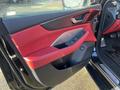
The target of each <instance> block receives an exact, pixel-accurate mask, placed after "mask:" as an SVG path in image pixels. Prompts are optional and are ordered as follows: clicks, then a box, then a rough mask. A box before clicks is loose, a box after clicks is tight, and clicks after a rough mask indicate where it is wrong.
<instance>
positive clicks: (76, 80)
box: [0, 68, 99, 90]
mask: <svg viewBox="0 0 120 90" xmlns="http://www.w3.org/2000/svg"><path fill="white" fill-rule="evenodd" d="M0 90H10V89H9V87H8V85H7V83H6V81H5V78H4V76H3V74H2V72H1V70H0ZM53 90H99V89H98V87H97V85H96V84H95V83H94V81H93V79H92V78H91V76H90V75H89V73H88V72H87V70H86V69H85V68H83V69H82V70H80V71H79V72H78V73H76V74H75V75H73V76H72V77H70V78H69V79H68V80H66V81H64V82H63V83H61V84H59V85H58V86H56V87H55V88H54V89H53Z"/></svg>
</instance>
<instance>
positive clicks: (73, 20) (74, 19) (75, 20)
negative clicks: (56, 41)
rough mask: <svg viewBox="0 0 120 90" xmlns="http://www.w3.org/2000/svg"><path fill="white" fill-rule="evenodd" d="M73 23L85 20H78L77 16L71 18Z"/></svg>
mask: <svg viewBox="0 0 120 90" xmlns="http://www.w3.org/2000/svg"><path fill="white" fill-rule="evenodd" d="M71 21H72V23H74V24H77V23H82V22H83V20H79V19H78V20H77V19H76V18H71Z"/></svg>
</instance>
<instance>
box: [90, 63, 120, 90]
mask: <svg viewBox="0 0 120 90" xmlns="http://www.w3.org/2000/svg"><path fill="white" fill-rule="evenodd" d="M90 64H91V65H92V66H94V67H95V68H97V70H98V71H99V72H100V73H101V74H102V75H103V76H104V77H105V79H106V80H107V81H108V82H109V83H110V84H111V85H112V87H113V88H116V87H117V88H119V89H120V86H119V84H120V80H119V79H118V78H117V77H115V76H114V74H113V73H112V72H111V71H110V70H109V69H108V68H107V67H106V66H105V65H103V64H98V63H94V62H93V61H90Z"/></svg>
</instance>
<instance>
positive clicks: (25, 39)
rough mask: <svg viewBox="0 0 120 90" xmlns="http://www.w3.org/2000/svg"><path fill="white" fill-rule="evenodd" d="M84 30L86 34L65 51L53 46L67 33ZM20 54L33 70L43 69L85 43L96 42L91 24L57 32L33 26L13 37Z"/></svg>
mask: <svg viewBox="0 0 120 90" xmlns="http://www.w3.org/2000/svg"><path fill="white" fill-rule="evenodd" d="M80 28H83V30H85V31H86V32H85V34H84V35H83V36H82V38H80V39H79V40H78V41H77V42H76V43H74V44H73V45H71V46H68V47H66V48H63V49H58V48H55V47H53V46H51V44H52V43H53V42H54V41H55V40H56V39H57V38H59V36H60V35H62V34H63V33H65V32H67V31H72V30H79V29H80ZM71 36H72V35H71ZM11 37H12V40H13V41H14V43H15V45H16V46H17V48H18V50H19V52H20V53H21V55H22V56H23V58H24V59H25V61H26V63H27V64H28V66H29V67H30V68H32V69H35V68H38V67H43V66H45V65H47V64H49V63H51V62H53V61H55V60H57V59H59V58H61V57H64V56H66V55H68V54H70V53H72V52H74V51H76V50H77V49H78V48H79V47H80V46H81V45H82V44H83V43H84V42H86V41H89V42H95V41H96V38H95V36H94V33H93V30H92V25H91V24H90V23H86V24H81V25H76V26H72V27H69V28H64V29H61V30H56V31H48V30H45V29H44V28H43V27H41V26H40V25H36V26H33V27H31V28H28V29H26V30H23V31H21V32H18V33H15V34H13V35H11Z"/></svg>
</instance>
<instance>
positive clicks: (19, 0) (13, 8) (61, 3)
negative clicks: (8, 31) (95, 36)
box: [0, 0, 91, 17]
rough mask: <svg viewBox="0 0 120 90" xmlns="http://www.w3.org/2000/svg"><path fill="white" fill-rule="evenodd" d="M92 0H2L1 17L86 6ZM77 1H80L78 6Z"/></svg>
mask: <svg viewBox="0 0 120 90" xmlns="http://www.w3.org/2000/svg"><path fill="white" fill-rule="evenodd" d="M90 1H91V0H0V17H6V16H7V17H8V16H24V15H30V14H34V13H40V12H41V13H42V12H48V11H59V10H61V11H62V10H71V9H78V8H84V7H87V6H89V5H90ZM75 2H78V5H77V6H76V5H75V4H76V3H75ZM66 3H69V5H68V6H67V5H65V4H66ZM74 5H75V6H74Z"/></svg>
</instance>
